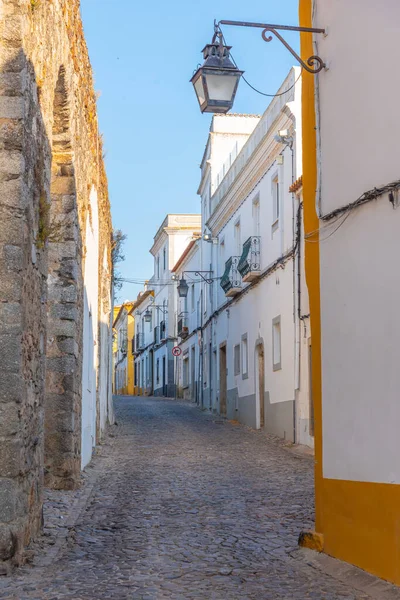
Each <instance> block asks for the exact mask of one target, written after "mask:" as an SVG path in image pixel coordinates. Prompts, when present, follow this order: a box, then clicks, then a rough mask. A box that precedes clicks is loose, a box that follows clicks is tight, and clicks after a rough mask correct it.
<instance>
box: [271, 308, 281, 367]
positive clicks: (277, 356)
mask: <svg viewBox="0 0 400 600" xmlns="http://www.w3.org/2000/svg"><path fill="white" fill-rule="evenodd" d="M272 363H273V364H272V367H273V370H274V371H279V369H281V368H282V366H281V317H280V316H279V317H275V319H273V320H272Z"/></svg>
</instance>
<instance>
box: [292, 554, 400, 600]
mask: <svg viewBox="0 0 400 600" xmlns="http://www.w3.org/2000/svg"><path fill="white" fill-rule="evenodd" d="M289 556H291V557H292V558H293V559H294V560H296V561H297V562H299V563H303V565H308V566H309V567H311V568H312V569H315V570H317V571H320V572H321V573H324V574H325V575H329V576H330V577H332V578H333V579H335V580H337V581H340V582H341V583H344V584H346V585H348V586H349V587H353V588H354V589H356V590H358V591H359V592H363V593H365V594H368V596H370V598H373V599H374V600H400V588H398V587H396V586H395V585H392V584H391V583H388V582H387V581H384V580H383V579H379V577H375V576H374V575H370V574H369V573H366V571H363V570H362V569H359V568H358V567H355V566H353V565H351V564H349V563H345V562H343V561H341V560H338V559H337V558H332V557H331V556H328V555H327V554H323V553H318V552H314V551H313V550H309V549H308V548H298V549H296V550H294V551H293V552H291V553H290V554H289Z"/></svg>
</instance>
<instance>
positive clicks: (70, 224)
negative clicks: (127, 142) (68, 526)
mask: <svg viewBox="0 0 400 600" xmlns="http://www.w3.org/2000/svg"><path fill="white" fill-rule="evenodd" d="M93 188H94V189H95V190H96V192H97V196H98V205H99V256H100V257H101V261H100V264H99V269H100V280H101V293H99V314H101V315H102V317H103V324H102V325H101V326H102V327H103V328H104V323H107V318H108V317H107V311H110V309H111V298H110V285H111V282H110V276H109V273H110V272H111V268H110V260H111V254H110V251H111V248H110V236H111V218H110V207H109V202H108V195H107V181H106V176H105V171H104V165H103V160H102V144H101V138H100V136H99V131H98V122H97V112H96V97H95V93H94V90H93V80H92V71H91V66H90V62H89V57H88V52H87V47H86V43H85V40H84V36H83V32H82V23H81V18H80V10H79V0H0V217H1V218H0V348H1V350H2V361H1V364H0V563H1V562H3V565H5V564H10V563H18V562H20V560H21V556H22V550H23V547H24V546H25V545H26V544H27V543H28V542H29V540H30V539H31V537H32V536H34V535H35V534H36V533H37V532H38V530H39V529H40V527H41V521H42V516H41V511H42V488H43V482H44V477H45V479H46V482H47V483H48V484H49V485H51V486H53V487H56V488H64V489H70V488H73V487H76V486H77V485H79V479H80V443H81V424H80V419H81V397H82V394H81V387H82V385H81V384H82V382H81V374H82V352H83V347H82V345H83V343H82V325H83V323H82V322H83V318H82V311H83V297H84V282H83V275H82V273H83V269H84V262H85V239H84V237H85V225H86V221H87V215H88V206H89V195H90V193H91V190H92V189H93ZM89 216H90V215H89ZM104 257H105V258H104ZM105 272H106V273H105ZM108 322H109V319H108ZM106 327H107V325H106ZM99 341H100V344H99V346H98V349H97V351H98V352H99V356H100V355H103V356H106V355H107V353H105V352H104V348H103V349H102V348H101V345H102V344H107V345H108V343H109V337H108V335H107V331H106V333H104V331H102V334H101V336H100V335H99ZM98 363H99V364H100V363H104V360H103V361H100V360H99V361H98ZM103 381H104V377H103ZM103 387H104V384H103ZM103 392H104V390H103ZM3 569H4V566H3Z"/></svg>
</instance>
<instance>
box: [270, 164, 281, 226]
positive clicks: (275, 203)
mask: <svg viewBox="0 0 400 600" xmlns="http://www.w3.org/2000/svg"><path fill="white" fill-rule="evenodd" d="M279 204H280V197H279V178H278V174H276V175H275V176H274V177H273V179H272V224H273V225H275V224H276V223H277V221H279V212H280V210H279V209H280V206H279Z"/></svg>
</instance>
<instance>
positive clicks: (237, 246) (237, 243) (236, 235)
mask: <svg viewBox="0 0 400 600" xmlns="http://www.w3.org/2000/svg"><path fill="white" fill-rule="evenodd" d="M234 238H235V255H236V256H240V255H241V254H242V247H241V243H240V221H236V223H235V230H234Z"/></svg>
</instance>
